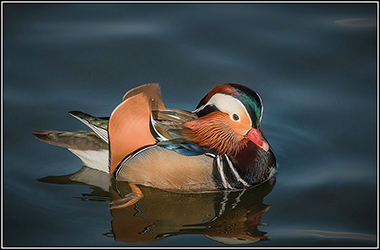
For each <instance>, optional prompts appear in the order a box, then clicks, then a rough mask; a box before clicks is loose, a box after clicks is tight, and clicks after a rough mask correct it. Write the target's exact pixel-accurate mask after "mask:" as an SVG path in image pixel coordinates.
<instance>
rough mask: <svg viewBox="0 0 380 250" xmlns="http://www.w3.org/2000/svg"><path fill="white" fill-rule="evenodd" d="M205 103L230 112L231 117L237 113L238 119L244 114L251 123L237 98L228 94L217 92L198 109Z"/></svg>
mask: <svg viewBox="0 0 380 250" xmlns="http://www.w3.org/2000/svg"><path fill="white" fill-rule="evenodd" d="M207 105H214V106H215V107H217V108H218V109H219V110H221V111H223V112H226V113H228V114H230V117H231V118H233V117H232V116H233V115H234V114H237V115H238V116H239V120H240V117H241V116H242V115H244V114H245V115H246V116H247V117H248V119H249V122H250V124H251V125H252V120H251V117H250V116H249V114H248V112H247V109H246V108H245V106H244V105H243V104H242V103H241V102H240V101H239V100H238V99H236V98H234V97H232V96H230V95H225V94H220V93H217V94H215V95H213V96H212V97H211V98H210V100H209V101H208V102H207V103H206V104H205V105H204V106H202V107H200V108H199V109H202V108H204V107H205V106H207Z"/></svg>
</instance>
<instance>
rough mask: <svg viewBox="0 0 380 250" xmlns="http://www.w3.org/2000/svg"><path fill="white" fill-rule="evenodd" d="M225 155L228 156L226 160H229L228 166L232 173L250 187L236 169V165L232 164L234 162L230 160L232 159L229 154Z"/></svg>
mask: <svg viewBox="0 0 380 250" xmlns="http://www.w3.org/2000/svg"><path fill="white" fill-rule="evenodd" d="M224 156H225V158H226V160H227V162H228V166H229V167H230V169H231V171H232V173H233V174H234V175H235V177H236V179H237V180H238V181H239V182H241V183H242V184H243V185H244V186H246V187H249V185H248V183H247V182H245V181H244V180H243V179H242V178H241V177H240V175H239V173H238V172H237V171H236V169H235V168H234V166H233V165H232V162H231V161H230V159H229V158H228V156H227V155H224Z"/></svg>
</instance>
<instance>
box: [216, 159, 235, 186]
mask: <svg viewBox="0 0 380 250" xmlns="http://www.w3.org/2000/svg"><path fill="white" fill-rule="evenodd" d="M216 166H217V168H218V171H219V174H220V178H221V179H222V183H223V187H224V188H229V189H232V187H231V185H230V184H229V183H228V182H227V180H226V176H225V175H224V172H223V162H222V159H221V157H220V156H219V155H218V156H217V157H216Z"/></svg>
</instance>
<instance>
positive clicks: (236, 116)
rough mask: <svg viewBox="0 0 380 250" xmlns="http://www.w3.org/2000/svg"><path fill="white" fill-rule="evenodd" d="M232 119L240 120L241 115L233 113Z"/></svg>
mask: <svg viewBox="0 0 380 250" xmlns="http://www.w3.org/2000/svg"><path fill="white" fill-rule="evenodd" d="M232 119H233V120H234V121H239V120H240V117H239V115H238V114H236V113H233V114H232Z"/></svg>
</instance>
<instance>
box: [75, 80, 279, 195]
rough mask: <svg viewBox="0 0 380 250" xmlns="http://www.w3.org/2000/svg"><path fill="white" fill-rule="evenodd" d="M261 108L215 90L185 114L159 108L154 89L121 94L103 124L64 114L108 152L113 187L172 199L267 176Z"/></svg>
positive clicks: (229, 86)
mask: <svg viewBox="0 0 380 250" xmlns="http://www.w3.org/2000/svg"><path fill="white" fill-rule="evenodd" d="M262 111H263V106H262V101H261V98H260V97H259V95H258V94H257V93H256V92H254V91H253V90H251V89H249V88H248V87H245V86H243V85H240V84H234V83H226V84H221V85H218V86H216V87H215V88H214V89H213V90H211V91H210V92H209V93H208V94H207V95H206V96H205V97H204V98H203V99H202V100H201V101H200V102H199V104H198V106H197V107H196V109H195V110H194V111H192V112H189V111H184V110H178V109H167V108H166V107H165V105H164V103H163V101H162V98H161V93H160V87H159V85H158V84H146V85H142V86H140V87H137V88H134V89H132V90H130V91H128V92H127V93H126V94H125V95H124V97H123V99H122V102H121V103H120V104H119V105H118V106H117V107H116V108H115V109H114V111H113V112H112V114H111V116H110V118H109V120H108V122H106V121H105V120H103V119H99V118H96V117H92V116H90V115H87V114H84V113H81V112H79V111H73V112H70V114H72V115H73V116H74V117H76V118H78V119H79V120H81V121H82V122H84V123H85V124H86V125H88V126H89V127H91V128H92V129H93V130H94V132H95V133H97V134H98V135H99V137H100V138H102V139H103V140H104V141H106V142H107V143H108V145H109V173H110V175H113V176H114V177H115V178H116V180H118V181H128V182H130V183H134V184H140V185H144V186H150V187H155V188H159V189H163V190H169V191H175V192H199V191H215V190H234V189H243V188H248V187H250V186H253V185H256V184H259V183H261V182H263V181H265V180H267V179H269V178H270V177H272V176H273V175H274V173H275V172H276V168H277V165H276V159H275V156H274V154H273V151H272V149H271V148H270V146H269V143H268V142H267V140H266V139H265V137H264V136H263V133H262V131H261V129H260V122H261V118H262Z"/></svg>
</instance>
